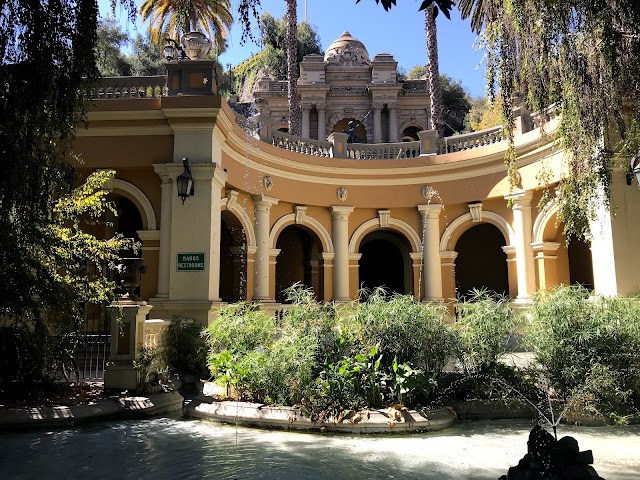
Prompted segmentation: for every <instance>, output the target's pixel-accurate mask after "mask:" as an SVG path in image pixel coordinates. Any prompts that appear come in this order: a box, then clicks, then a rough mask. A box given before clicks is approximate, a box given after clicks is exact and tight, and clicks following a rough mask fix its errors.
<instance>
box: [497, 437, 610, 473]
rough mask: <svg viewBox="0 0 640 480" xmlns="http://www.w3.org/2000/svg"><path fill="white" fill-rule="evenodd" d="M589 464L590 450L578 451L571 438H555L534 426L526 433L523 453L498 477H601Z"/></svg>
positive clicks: (591, 458)
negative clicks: (518, 459) (527, 434)
mask: <svg viewBox="0 0 640 480" xmlns="http://www.w3.org/2000/svg"><path fill="white" fill-rule="evenodd" d="M592 463H593V454H592V453H591V450H586V451H584V452H581V451H580V448H579V447H578V441H577V440H576V439H575V438H573V437H562V438H561V439H560V440H558V441H556V439H555V438H554V437H553V435H551V434H550V433H549V432H547V431H546V430H545V429H544V428H542V427H541V426H539V425H536V426H535V427H533V429H531V432H530V433H529V441H528V442H527V454H526V455H525V456H524V457H522V459H521V460H520V462H519V463H518V465H516V466H515V467H511V468H510V469H509V472H508V473H507V474H506V475H503V476H502V477H500V480H604V479H603V478H602V477H600V476H599V475H598V473H597V472H596V471H595V469H594V468H593V467H592V466H591V464H592Z"/></svg>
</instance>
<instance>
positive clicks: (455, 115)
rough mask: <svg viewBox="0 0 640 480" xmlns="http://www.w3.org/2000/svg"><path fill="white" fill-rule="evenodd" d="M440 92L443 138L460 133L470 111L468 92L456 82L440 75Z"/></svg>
mask: <svg viewBox="0 0 640 480" xmlns="http://www.w3.org/2000/svg"><path fill="white" fill-rule="evenodd" d="M440 92H441V94H442V120H443V122H444V136H445V137H448V136H451V135H455V134H458V133H462V131H463V130H464V128H465V122H464V121H465V118H466V116H467V114H468V113H469V110H471V101H470V97H469V94H468V92H467V91H466V90H465V89H464V88H463V86H462V85H461V84H460V83H459V82H458V81H456V80H454V79H453V78H451V77H449V76H448V75H440Z"/></svg>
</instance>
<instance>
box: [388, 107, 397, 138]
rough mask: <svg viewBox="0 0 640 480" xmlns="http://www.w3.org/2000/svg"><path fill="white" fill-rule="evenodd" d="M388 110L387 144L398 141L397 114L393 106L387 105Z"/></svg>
mask: <svg viewBox="0 0 640 480" xmlns="http://www.w3.org/2000/svg"><path fill="white" fill-rule="evenodd" d="M387 108H388V109H389V143H394V142H397V141H398V112H397V110H396V106H395V104H388V105H387Z"/></svg>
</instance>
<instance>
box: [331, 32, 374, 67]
mask: <svg viewBox="0 0 640 480" xmlns="http://www.w3.org/2000/svg"><path fill="white" fill-rule="evenodd" d="M324 61H325V62H327V63H328V64H329V65H340V66H348V67H355V66H361V65H371V61H370V60H369V52H367V49H366V48H365V46H364V44H363V43H362V42H361V41H360V40H358V39H357V38H354V37H352V36H351V34H350V33H349V32H344V33H343V34H342V35H341V36H340V37H339V38H337V39H336V40H334V41H333V42H332V43H331V45H329V48H327V51H326V53H325V54H324Z"/></svg>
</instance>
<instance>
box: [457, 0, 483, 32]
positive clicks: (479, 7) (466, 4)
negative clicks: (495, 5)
mask: <svg viewBox="0 0 640 480" xmlns="http://www.w3.org/2000/svg"><path fill="white" fill-rule="evenodd" d="M490 6H491V2H489V0H458V10H460V17H461V18H462V19H463V20H466V19H467V18H469V17H471V31H473V32H476V33H480V31H481V30H482V25H483V24H484V21H485V19H486V18H487V17H490V16H491V15H490V14H489V12H488V9H489V8H490Z"/></svg>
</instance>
